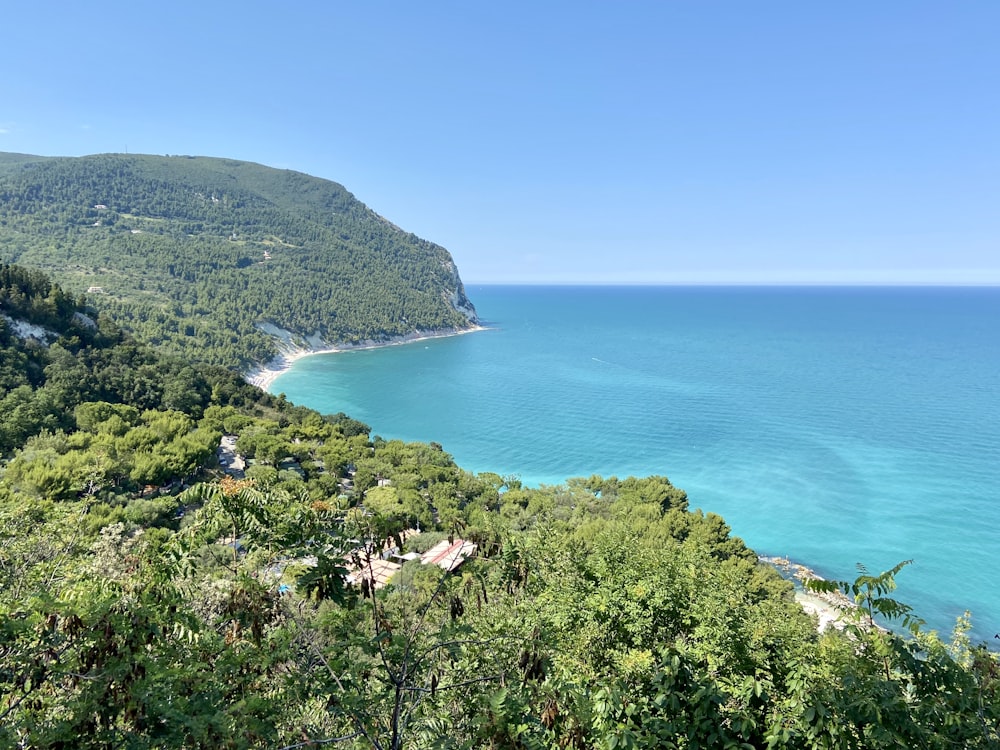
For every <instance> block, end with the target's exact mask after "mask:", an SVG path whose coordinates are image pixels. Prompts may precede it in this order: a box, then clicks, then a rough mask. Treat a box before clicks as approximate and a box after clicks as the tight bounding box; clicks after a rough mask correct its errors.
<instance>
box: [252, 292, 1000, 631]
mask: <svg viewBox="0 0 1000 750" xmlns="http://www.w3.org/2000/svg"><path fill="white" fill-rule="evenodd" d="M468 292H469V296H470V297H471V299H472V300H473V302H474V303H475V304H476V307H477V309H478V311H479V314H480V316H481V317H482V319H483V321H484V323H485V324H486V325H487V326H489V328H490V329H489V330H486V331H482V332H478V333H474V334H468V335H463V336H456V337H451V338H447V339H435V340H429V341H422V342H416V343H413V344H408V345H404V346H394V347H387V348H384V349H378V350H369V351H358V352H350V353H342V354H333V355H320V356H315V357H309V358H306V359H303V360H300V361H299V362H297V363H296V365H295V367H294V368H293V369H292V370H291V371H290V372H289V373H287V374H285V375H283V376H282V377H281V378H279V379H278V380H277V381H276V382H275V384H274V385H273V386H272V388H271V390H272V391H274V392H284V393H285V394H286V395H287V396H288V397H289V398H290V399H291V400H292V401H295V402H296V403H301V404H305V405H307V406H311V407H313V408H316V409H318V410H320V411H322V412H338V411H344V412H347V413H348V414H350V415H351V416H353V417H356V418H357V419H361V420H362V421H365V422H367V423H368V424H370V425H371V426H372V428H373V431H374V433H375V434H379V435H382V436H383V437H386V438H401V439H404V440H422V441H430V440H434V441H437V442H439V443H441V444H443V445H444V447H445V450H447V451H448V452H450V453H451V454H453V455H454V456H455V459H456V460H457V462H458V463H459V465H461V466H463V467H464V468H467V469H470V470H473V471H496V472H499V473H501V474H511V473H512V474H519V475H521V477H522V478H523V479H524V480H525V481H526V482H528V483H530V484H539V483H559V482H562V481H563V480H564V479H566V478H567V477H570V476H587V475H590V474H594V473H597V474H603V475H611V474H617V475H619V476H625V475H628V474H637V475H645V474H653V473H656V474H665V475H666V476H668V477H670V479H671V481H673V482H674V484H676V485H678V486H680V487H683V488H684V489H685V490H687V491H688V494H689V496H690V500H691V505H692V507H701V508H703V509H705V510H706V511H713V512H716V513H720V514H721V515H723V516H724V517H725V518H726V520H727V521H728V522H729V523H730V525H731V526H732V527H733V530H734V533H736V534H738V535H740V536H742V537H743V538H744V539H745V540H746V541H747V542H748V543H749V544H750V545H751V546H753V547H754V548H755V549H757V550H758V551H759V552H761V553H766V554H776V555H788V556H790V557H792V558H793V559H797V560H800V561H803V562H805V563H807V564H809V565H811V566H812V567H814V568H816V569H817V570H818V571H819V572H820V573H821V574H823V575H826V576H828V577H837V578H853V577H854V576H855V575H856V571H855V563H857V562H863V563H865V564H866V565H867V566H868V567H869V569H871V570H873V571H875V570H882V569H885V568H888V567H890V566H892V565H894V564H895V563H896V562H898V561H900V560H903V559H909V558H913V559H914V560H915V564H914V565H913V566H911V567H910V568H908V569H907V570H905V571H904V572H903V573H902V574H901V576H900V580H899V583H900V588H899V590H898V592H897V594H898V598H899V599H901V600H903V601H906V602H908V603H910V604H911V605H913V606H914V607H915V608H916V610H917V613H918V614H919V615H920V616H922V617H924V618H925V619H926V620H927V621H928V624H929V625H931V626H933V627H936V628H939V629H941V630H942V631H950V629H951V627H952V625H953V623H954V618H955V617H956V616H957V615H959V614H961V612H962V611H963V610H964V609H966V608H969V609H971V610H972V611H973V614H974V626H975V634H976V635H977V636H979V637H981V638H986V639H989V640H990V641H993V634H994V633H995V632H997V631H1000V596H998V594H997V587H996V584H995V582H994V574H995V572H996V570H997V565H996V562H995V558H996V555H997V553H998V552H1000V497H998V495H1000V490H998V488H1000V289H955V288H952V289H944V288H934V289H929V288H919V289H914V288H906V289H900V288H895V289H887V288H877V289H875V288H849V289H845V288H677V287H547V288H546V287H470V288H469V289H468ZM994 643H995V641H994Z"/></svg>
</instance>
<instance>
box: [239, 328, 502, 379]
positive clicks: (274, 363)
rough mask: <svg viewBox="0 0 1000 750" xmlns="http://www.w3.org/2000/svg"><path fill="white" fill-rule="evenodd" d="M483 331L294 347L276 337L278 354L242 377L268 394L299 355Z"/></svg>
mask: <svg viewBox="0 0 1000 750" xmlns="http://www.w3.org/2000/svg"><path fill="white" fill-rule="evenodd" d="M485 330H488V329H487V328H486V327H485V326H481V325H478V324H477V325H474V326H472V327H470V328H462V329H452V328H449V329H445V330H440V331H414V332H413V333H407V334H403V335H402V336H395V337H393V338H391V339H388V340H385V341H375V340H366V341H362V342H360V343H357V344H336V345H334V346H330V347H327V348H323V349H313V348H309V347H302V346H296V345H294V344H292V343H291V342H290V341H288V340H287V339H285V338H283V337H276V338H278V340H279V342H281V343H280V344H279V349H280V352H279V354H278V356H276V357H274V358H273V359H271V360H269V361H268V362H265V363H264V364H263V365H261V366H259V367H257V368H254V369H253V370H250V371H249V372H245V373H243V379H244V380H245V381H246V382H247V383H249V384H250V385H255V386H257V387H258V388H260V389H261V390H262V391H266V392H268V393H270V391H269V390H268V389H269V388H270V387H271V386H272V385H273V384H274V381H275V380H277V379H278V378H279V377H280V376H282V375H284V374H285V373H286V372H288V371H289V370H291V369H292V365H294V364H295V363H296V362H298V361H299V360H300V359H302V358H303V357H311V356H313V355H316V354H339V353H340V352H351V351H359V350H363V349H382V348H384V347H388V346H401V345H403V344H412V343H415V342H417V341H426V340H428V339H443V338H449V337H451V336H462V335H464V334H466V333H476V332H477V331H485Z"/></svg>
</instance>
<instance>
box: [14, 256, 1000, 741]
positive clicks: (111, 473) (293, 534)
mask: <svg viewBox="0 0 1000 750" xmlns="http://www.w3.org/2000/svg"><path fill="white" fill-rule="evenodd" d="M89 312H90V311H89V310H88V309H81V308H79V307H77V306H76V304H75V303H74V300H73V298H72V296H71V295H68V294H67V293H66V292H65V291H64V290H62V289H61V288H60V286H59V285H58V284H54V283H52V281H51V280H50V279H49V278H48V276H46V275H45V274H44V273H42V272H40V271H37V270H34V269H29V268H25V267H21V266H18V265H5V264H0V747H3V748H7V747H11V748H13V747H20V748H74V749H75V748H82V749H92V750H110V749H111V748H132V749H134V750H146V749H147V748H149V749H150V750H151V749H152V748H157V749H160V748H176V749H177V750H194V749H202V748H203V749H204V750H209V749H210V748H211V750H216V749H217V748H232V749H234V750H235V749H238V748H245V749H247V750H249V749H250V748H284V749H285V750H291V749H292V748H309V747H312V748H317V747H332V748H333V747H336V748H347V749H349V750H370V749H371V748H383V749H385V750H390V749H391V750H404V749H406V750H445V749H453V750H473V749H474V748H492V749H493V750H506V749H509V750H518V749H525V748H538V750H610V749H612V748H633V749H635V750H638V749H640V748H649V749H650V750H653V749H654V748H655V749H659V748H687V749H689V750H693V749H694V748H706V749H707V748H718V749H720V750H725V749H731V750H737V749H746V750H752V749H753V748H774V749H775V750H799V749H800V748H808V749H809V750H829V749H833V748H837V749H843V750H882V749H883V748H884V749H886V750H889V749H897V748H940V749H941V750H945V749H946V748H969V749H972V748H976V749H982V750H993V749H994V748H997V747H998V743H1000V662H998V660H997V655H996V654H995V653H991V652H990V651H989V649H988V648H987V646H986V645H985V644H973V643H972V642H971V641H970V639H969V637H968V629H969V618H968V616H966V617H963V618H960V619H959V621H958V623H957V625H956V630H955V634H954V635H953V636H952V637H951V638H948V639H942V638H941V637H939V636H938V635H937V634H936V633H933V632H928V631H926V630H924V629H923V628H922V624H921V622H920V620H919V619H918V618H916V617H915V615H914V613H912V612H911V611H910V609H909V607H907V606H906V605H905V604H904V603H902V602H901V601H899V600H897V599H896V598H894V596H895V593H894V589H895V584H896V580H895V579H896V576H897V574H900V573H901V572H902V571H903V569H904V568H905V567H906V565H907V563H905V562H904V563H900V564H899V565H897V566H896V567H895V568H893V569H892V570H889V571H887V572H885V573H882V574H879V575H873V574H870V573H868V571H865V570H862V571H861V575H860V576H859V577H858V578H857V579H856V580H855V581H853V582H840V581H820V582H818V583H816V584H815V585H814V587H813V590H814V592H815V593H816V594H817V595H819V594H826V595H829V594H832V593H835V592H838V591H839V592H843V593H847V594H849V595H851V597H852V598H853V599H854V600H855V601H856V602H857V605H858V606H853V607H852V606H846V605H844V606H843V608H842V609H840V610H838V611H839V614H840V617H841V625H842V626H843V630H838V629H836V628H830V629H827V630H825V631H823V632H820V631H819V630H818V629H817V622H816V620H815V619H814V618H813V617H812V616H810V615H807V614H806V612H805V611H804V610H803V608H802V607H801V606H800V605H799V603H798V602H797V601H796V599H795V598H794V596H793V590H792V584H791V583H789V582H788V581H785V580H782V579H781V578H779V576H778V573H777V571H776V570H775V569H774V568H773V567H771V566H769V565H764V564H761V563H760V562H759V561H758V559H757V556H756V555H755V554H754V552H753V551H752V550H750V549H749V548H748V547H747V546H746V545H745V544H744V543H743V541H742V540H741V539H740V538H739V537H738V536H735V535H733V534H732V533H731V530H730V528H729V526H728V525H727V524H726V523H725V521H724V520H723V519H722V518H720V517H719V516H717V515H714V514H712V513H707V514H706V513H703V512H702V511H700V510H692V509H691V506H690V505H689V499H688V496H687V495H686V493H685V492H684V491H683V490H681V489H679V488H677V487H675V486H673V485H672V484H671V483H670V482H669V481H668V480H667V478H665V477H662V476H653V477H646V478H634V477H628V478H624V479H619V478H617V477H600V476H591V477H588V478H576V479H569V480H567V481H566V483H565V484H563V485H560V486H545V487H540V488H537V489H534V488H527V487H524V486H522V485H521V483H520V482H519V481H518V480H517V479H516V478H514V477H501V476H499V475H497V474H493V473H489V472H484V473H481V474H472V473H470V472H467V471H464V470H462V469H461V468H460V467H459V466H457V465H456V464H455V462H454V460H453V459H452V457H451V456H450V455H449V454H448V453H446V452H445V451H444V449H443V447H442V446H440V445H437V444H435V443H430V444H422V443H403V442H402V441H398V440H390V441H386V440H383V439H382V438H379V437H377V436H372V435H371V434H370V430H369V428H368V426H367V425H364V424H362V423H360V422H357V421H356V420H353V419H350V418H349V417H347V416H345V415H343V414H336V415H320V414H318V413H316V412H314V411H312V410H310V409H306V408H303V407H298V406H294V405H292V404H290V403H288V402H287V400H286V399H285V398H284V397H282V396H278V397H275V396H272V395H271V394H268V393H264V392H262V391H260V390H259V389H257V388H255V387H253V386H251V385H248V384H247V383H244V382H243V381H242V380H241V379H240V378H239V376H238V375H237V374H236V373H234V372H232V371H231V370H227V369H225V368H223V367H216V366H210V365H204V364H197V363H196V364H189V363H188V362H186V361H185V360H184V359H181V358H171V357H165V356H162V355H161V354H159V353H157V352H156V351H155V350H153V349H152V348H151V347H149V346H147V345H144V344H142V343H140V342H136V341H135V340H133V339H132V338H131V337H130V336H129V335H128V334H126V333H124V332H122V331H121V330H120V328H119V327H118V326H116V325H115V322H114V321H113V320H112V319H111V318H110V317H109V316H107V315H100V316H98V317H97V318H96V319H94V318H93V317H91V315H90V314H89ZM224 436H225V437H224ZM828 601H832V602H843V601H844V600H843V599H838V598H835V599H832V600H828ZM876 618H878V621H879V622H884V623H888V624H895V625H896V626H897V627H896V629H895V630H884V629H881V628H878V627H874V626H873V625H874V622H875V619H876ZM904 626H905V629H904Z"/></svg>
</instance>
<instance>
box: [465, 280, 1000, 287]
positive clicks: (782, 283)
mask: <svg viewBox="0 0 1000 750" xmlns="http://www.w3.org/2000/svg"><path fill="white" fill-rule="evenodd" d="M462 283H463V284H464V285H465V286H594V287H600V286H604V287H611V286H619V287H621V286H647V287H656V286H659V287H662V286H672V287H692V286H698V287H840V288H851V287H853V288H857V287H868V288H889V287H891V288H939V289H940V288H975V289H996V288H1000V281H985V282H983V281H724V280H719V281H544V280H543V281H464V280H463V282H462Z"/></svg>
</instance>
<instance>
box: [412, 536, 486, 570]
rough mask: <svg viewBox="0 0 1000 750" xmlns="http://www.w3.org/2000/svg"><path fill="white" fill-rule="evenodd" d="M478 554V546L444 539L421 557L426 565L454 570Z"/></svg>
mask: <svg viewBox="0 0 1000 750" xmlns="http://www.w3.org/2000/svg"><path fill="white" fill-rule="evenodd" d="M475 553H476V545H475V544H473V543H472V542H467V541H465V540H464V539H455V540H454V541H448V540H447V539H442V540H441V541H440V542H438V543H437V544H435V545H434V546H433V547H431V548H430V549H429V550H427V551H426V552H425V553H424V554H422V555H421V556H420V562H422V563H423V564H424V565H437V566H438V567H439V568H442V569H444V570H454V569H455V568H457V567H458V566H459V565H461V564H462V563H464V562H465V561H466V559H468V558H469V557H471V556H472V555H474V554H475Z"/></svg>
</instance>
